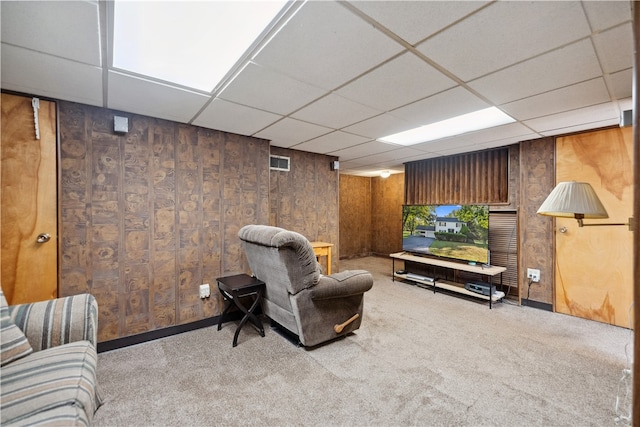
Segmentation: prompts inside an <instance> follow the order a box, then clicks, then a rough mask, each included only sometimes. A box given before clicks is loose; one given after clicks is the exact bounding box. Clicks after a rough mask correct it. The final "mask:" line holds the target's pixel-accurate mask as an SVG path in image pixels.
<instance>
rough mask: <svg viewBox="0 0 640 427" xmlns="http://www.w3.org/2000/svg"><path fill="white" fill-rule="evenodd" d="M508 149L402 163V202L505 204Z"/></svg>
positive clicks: (507, 192)
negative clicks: (403, 174) (403, 189)
mask: <svg viewBox="0 0 640 427" xmlns="http://www.w3.org/2000/svg"><path fill="white" fill-rule="evenodd" d="M508 202H509V149H508V148H500V149H495V150H485V151H478V152H474V153H466V154H459V155H455V156H447V157H437V158H434V159H428V160H420V161H416V162H409V163H406V164H405V203H406V204H409V205H419V204H432V205H435V204H446V203H460V204H465V203H489V204H491V203H508Z"/></svg>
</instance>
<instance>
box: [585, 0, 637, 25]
mask: <svg viewBox="0 0 640 427" xmlns="http://www.w3.org/2000/svg"><path fill="white" fill-rule="evenodd" d="M582 6H583V7H584V10H585V11H586V12H587V17H588V18H589V22H590V23H591V28H593V31H602V30H605V29H607V28H610V27H613V26H614V25H618V24H619V23H621V22H625V21H630V20H631V19H632V15H631V2H630V1H583V2H582Z"/></svg>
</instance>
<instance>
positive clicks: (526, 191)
mask: <svg viewBox="0 0 640 427" xmlns="http://www.w3.org/2000/svg"><path fill="white" fill-rule="evenodd" d="M554 186H555V139H554V138H551V137H550V138H542V139H536V140H532V141H524V142H521V143H520V209H519V211H518V223H519V228H518V229H519V235H520V237H519V241H520V245H519V264H520V269H519V270H520V272H519V275H520V288H521V289H520V297H521V298H527V297H528V298H529V299H531V300H534V301H539V302H543V303H547V304H553V280H552V279H551V278H553V258H554V250H553V239H554V232H553V220H552V218H550V217H546V216H541V215H537V211H538V208H540V205H541V204H542V202H544V200H545V199H546V198H547V196H548V195H549V193H550V192H551V190H553V188H554ZM528 267H530V268H539V269H540V275H541V277H543V278H546V280H541V281H540V282H539V283H534V284H533V285H532V286H531V287H530V288H529V286H528V281H527V277H526V276H527V268H528Z"/></svg>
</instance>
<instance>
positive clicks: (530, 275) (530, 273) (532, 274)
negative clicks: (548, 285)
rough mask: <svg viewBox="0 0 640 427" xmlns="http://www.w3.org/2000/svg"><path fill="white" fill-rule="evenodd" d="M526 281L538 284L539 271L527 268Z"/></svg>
mask: <svg viewBox="0 0 640 427" xmlns="http://www.w3.org/2000/svg"><path fill="white" fill-rule="evenodd" d="M527 279H530V280H531V281H532V282H539V281H540V270H538V269H537V268H527Z"/></svg>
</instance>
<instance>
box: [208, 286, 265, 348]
mask: <svg viewBox="0 0 640 427" xmlns="http://www.w3.org/2000/svg"><path fill="white" fill-rule="evenodd" d="M216 281H217V282H218V289H219V290H220V293H221V294H222V296H223V297H224V299H225V307H224V311H223V312H222V314H221V315H220V319H219V320H218V330H220V327H221V325H222V320H223V318H224V315H225V314H227V312H228V311H229V309H231V307H234V306H235V307H237V308H238V309H240V311H242V312H243V313H244V317H243V318H242V320H240V324H239V325H238V327H237V329H236V333H235V334H234V335H233V346H234V347H235V346H237V345H238V335H239V334H240V329H242V327H243V326H244V324H245V323H247V321H251V324H252V325H253V326H255V327H256V329H257V330H258V332H259V333H260V336H262V337H264V327H263V326H262V322H261V321H260V319H259V318H258V317H257V316H256V315H255V314H254V311H255V309H256V308H257V307H258V305H260V303H261V300H262V295H263V294H264V282H263V281H262V280H258V279H257V278H255V277H252V276H249V275H248V274H236V275H235V276H227V277H218V278H217V279H216ZM247 296H253V297H254V300H253V303H252V304H251V306H250V307H249V308H248V309H247V308H246V307H245V306H244V305H243V304H242V301H240V298H242V297H247Z"/></svg>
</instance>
